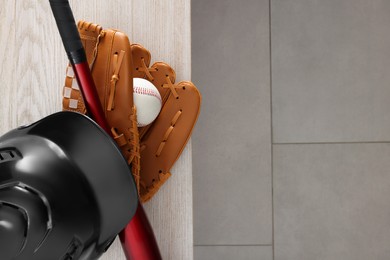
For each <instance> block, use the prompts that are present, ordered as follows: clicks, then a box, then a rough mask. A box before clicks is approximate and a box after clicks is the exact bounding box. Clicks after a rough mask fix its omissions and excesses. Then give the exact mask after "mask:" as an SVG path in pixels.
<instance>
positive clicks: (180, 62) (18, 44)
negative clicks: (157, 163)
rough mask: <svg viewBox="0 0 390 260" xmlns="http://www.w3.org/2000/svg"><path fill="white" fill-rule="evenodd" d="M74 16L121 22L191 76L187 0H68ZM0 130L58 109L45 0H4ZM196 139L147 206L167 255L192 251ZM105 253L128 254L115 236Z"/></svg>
mask: <svg viewBox="0 0 390 260" xmlns="http://www.w3.org/2000/svg"><path fill="white" fill-rule="evenodd" d="M70 2H71V6H72V8H73V11H74V15H75V19H76V20H79V19H83V20H87V21H93V22H95V23H98V24H101V25H102V26H103V27H105V28H117V29H120V30H121V31H123V32H125V33H127V34H128V35H129V38H130V41H132V42H134V43H140V44H142V45H143V46H145V47H146V48H147V49H149V50H150V52H151V53H152V62H154V61H165V62H167V63H170V64H171V65H172V67H173V68H175V69H176V73H177V80H178V81H180V80H190V77H191V75H190V74H191V65H190V64H191V42H190V41H191V39H190V0H165V1H157V0H128V1H120V0H112V1H102V0H83V1H75V0H74V1H70ZM0 4H1V9H0V59H1V61H2V62H1V65H0V78H1V80H2V84H1V85H2V86H1V87H0V97H1V98H0V119H1V124H0V134H4V133H5V132H7V131H8V130H10V129H13V128H15V127H17V126H20V125H23V124H28V123H32V122H34V121H36V120H39V119H40V118H42V117H44V116H47V115H49V114H52V113H54V112H57V111H60V110H61V91H62V86H63V83H64V75H65V67H66V64H67V58H66V55H65V53H64V49H63V46H62V43H61V41H60V37H59V35H58V32H57V28H56V26H55V21H54V18H53V17H52V14H51V11H50V7H49V3H48V1H45V0H40V1H36V0H15V1H11V0H0ZM191 169H192V161H191V143H189V144H188V145H187V147H186V149H185V150H184V152H183V154H182V156H181V158H180V159H179V160H178V162H177V163H176V165H175V166H174V168H173V170H172V177H171V178H170V180H169V181H168V182H167V183H166V184H165V185H164V186H163V187H162V189H161V190H160V191H159V192H158V194H157V195H156V196H155V197H154V198H153V199H152V200H151V201H150V202H148V203H146V204H145V205H144V206H145V210H146V212H147V214H148V216H149V220H150V222H151V224H152V226H153V229H154V231H155V235H156V238H157V240H158V243H159V246H160V250H161V253H162V255H163V258H164V259H185V260H191V259H193V230H192V170H191ZM101 259H107V260H108V259H110V260H111V259H114V260H116V259H125V257H124V255H123V252H122V249H121V246H120V243H119V242H118V241H116V242H115V243H114V244H113V246H112V247H111V248H110V249H109V250H108V252H107V253H106V254H105V255H104V256H103V257H102V258H101Z"/></svg>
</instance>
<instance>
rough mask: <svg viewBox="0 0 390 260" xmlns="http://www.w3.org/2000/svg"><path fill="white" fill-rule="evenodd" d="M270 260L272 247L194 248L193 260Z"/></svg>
mask: <svg viewBox="0 0 390 260" xmlns="http://www.w3.org/2000/svg"><path fill="white" fill-rule="evenodd" d="M237 259H239V260H272V246H196V247H195V248H194V260H237Z"/></svg>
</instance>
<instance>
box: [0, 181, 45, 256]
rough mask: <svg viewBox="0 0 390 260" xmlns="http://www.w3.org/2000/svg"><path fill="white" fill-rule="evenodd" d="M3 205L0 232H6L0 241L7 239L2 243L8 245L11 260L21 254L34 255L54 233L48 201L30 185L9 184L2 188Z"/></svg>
mask: <svg viewBox="0 0 390 260" xmlns="http://www.w3.org/2000/svg"><path fill="white" fill-rule="evenodd" d="M0 201H1V203H0V206H1V208H0V220H1V221H0V223H1V224H2V225H0V229H1V227H2V229H3V230H2V231H4V232H2V231H0V239H1V236H3V235H5V236H6V237H4V239H1V241H7V243H4V242H3V243H2V244H4V246H5V247H7V248H6V249H4V252H6V251H10V250H11V251H12V252H13V253H12V254H13V255H12V256H11V259H14V258H15V257H17V256H18V255H19V254H21V253H22V251H23V255H25V254H26V253H28V254H30V253H31V254H33V253H34V252H36V251H37V250H38V249H39V247H40V246H41V245H42V244H43V243H44V241H45V239H46V238H47V236H48V235H49V234H50V231H51V230H52V219H51V218H52V217H51V209H50V206H49V205H48V202H47V199H46V198H45V196H44V195H43V194H41V193H39V192H38V191H35V190H34V189H33V188H31V187H28V185H25V184H23V183H9V184H5V185H0ZM3 218H4V219H3ZM15 240H16V241H15ZM16 246H18V248H19V249H18V251H17V252H16V251H15V249H14V247H16ZM0 247H1V246H0ZM0 252H3V250H1V251H0ZM9 253H11V252H9ZM6 259H7V258H6Z"/></svg>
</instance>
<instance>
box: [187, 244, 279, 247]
mask: <svg viewBox="0 0 390 260" xmlns="http://www.w3.org/2000/svg"><path fill="white" fill-rule="evenodd" d="M196 246H198V247H202V246H204V247H212V246H272V244H247V245H230V244H229V245H194V247H196Z"/></svg>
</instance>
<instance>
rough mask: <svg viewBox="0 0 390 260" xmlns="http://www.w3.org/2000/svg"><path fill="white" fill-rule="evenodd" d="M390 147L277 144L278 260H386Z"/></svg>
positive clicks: (389, 246)
mask: <svg viewBox="0 0 390 260" xmlns="http://www.w3.org/2000/svg"><path fill="white" fill-rule="evenodd" d="M389 158H390V144H319V145H315V144H307V145H275V146H274V220H275V222H274V225H275V260H315V259H319V260H335V259H342V260H367V259H376V260H388V259H389V256H390V242H389V241H390V206H389V205H390V203H389V198H390V174H389V169H390V160H389Z"/></svg>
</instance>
